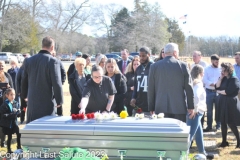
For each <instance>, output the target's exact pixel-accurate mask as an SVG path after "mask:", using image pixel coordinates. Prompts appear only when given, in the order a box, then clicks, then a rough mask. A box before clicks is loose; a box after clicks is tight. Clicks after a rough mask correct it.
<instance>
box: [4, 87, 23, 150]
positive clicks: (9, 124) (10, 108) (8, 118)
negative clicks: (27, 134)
mask: <svg viewBox="0 0 240 160" xmlns="http://www.w3.org/2000/svg"><path fill="white" fill-rule="evenodd" d="M14 99H15V90H14V89H13V88H8V89H7V90H6V91H5V92H4V95H3V104H2V105H1V107H0V114H1V120H0V126H1V127H2V129H3V133H4V134H5V135H8V140H7V150H8V153H12V151H11V141H12V134H14V133H16V134H17V149H21V143H20V137H21V134H20V133H19V128H18V124H17V117H19V116H20V114H21V110H20V108H19V104H18V103H17V102H16V101H15V100H14Z"/></svg>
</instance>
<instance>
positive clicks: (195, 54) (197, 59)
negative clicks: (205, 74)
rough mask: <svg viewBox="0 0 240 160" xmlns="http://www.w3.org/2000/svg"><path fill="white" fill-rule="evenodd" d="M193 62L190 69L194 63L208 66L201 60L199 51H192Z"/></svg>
mask: <svg viewBox="0 0 240 160" xmlns="http://www.w3.org/2000/svg"><path fill="white" fill-rule="evenodd" d="M193 62H194V63H193V64H192V65H191V69H192V68H193V67H194V66H195V65H196V64H199V65H200V66H202V67H203V68H206V67H207V66H208V64H207V62H205V61H203V60H202V53H201V52H200V51H194V52H193Z"/></svg>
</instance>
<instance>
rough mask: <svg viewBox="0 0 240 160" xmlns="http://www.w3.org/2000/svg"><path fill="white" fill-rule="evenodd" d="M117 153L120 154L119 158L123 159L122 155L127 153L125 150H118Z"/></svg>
mask: <svg viewBox="0 0 240 160" xmlns="http://www.w3.org/2000/svg"><path fill="white" fill-rule="evenodd" d="M118 154H119V156H120V160H123V157H125V156H126V154H127V150H118Z"/></svg>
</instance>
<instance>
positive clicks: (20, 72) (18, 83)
mask: <svg viewBox="0 0 240 160" xmlns="http://www.w3.org/2000/svg"><path fill="white" fill-rule="evenodd" d="M22 76H23V66H21V67H20V69H19V70H18V73H17V76H16V79H15V84H16V94H19V93H21V81H22Z"/></svg>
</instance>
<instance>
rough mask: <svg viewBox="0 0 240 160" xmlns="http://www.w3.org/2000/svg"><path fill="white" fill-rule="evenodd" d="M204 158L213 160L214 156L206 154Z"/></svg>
mask: <svg viewBox="0 0 240 160" xmlns="http://www.w3.org/2000/svg"><path fill="white" fill-rule="evenodd" d="M205 156H206V158H207V159H214V154H210V153H206V154H205Z"/></svg>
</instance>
